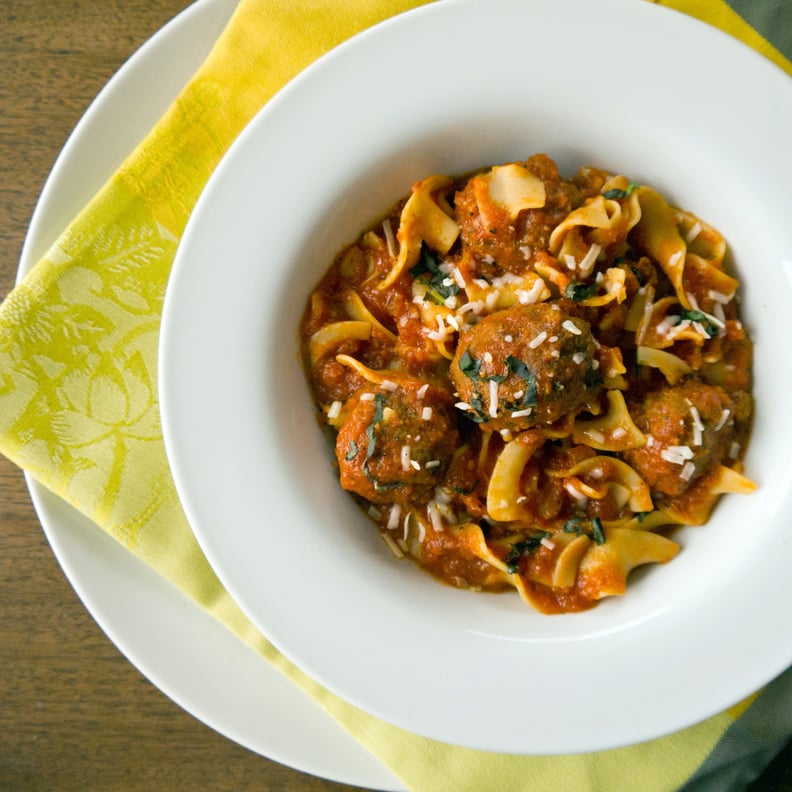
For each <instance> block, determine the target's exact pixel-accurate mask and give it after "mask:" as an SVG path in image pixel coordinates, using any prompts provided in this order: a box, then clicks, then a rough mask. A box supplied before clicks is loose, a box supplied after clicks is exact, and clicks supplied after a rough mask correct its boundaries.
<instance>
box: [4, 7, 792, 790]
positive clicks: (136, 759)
mask: <svg viewBox="0 0 792 792" xmlns="http://www.w3.org/2000/svg"><path fill="white" fill-rule="evenodd" d="M187 4H188V3H187V1H186V0H46V2H42V1H41V0H4V2H3V10H2V16H0V196H1V197H0V296H5V294H7V293H8V291H9V290H10V289H11V287H12V285H13V281H14V276H15V272H16V267H17V262H18V259H19V253H20V250H21V246H22V242H23V239H24V235H25V233H26V230H27V226H28V223H29V221H30V217H31V214H32V212H33V208H34V205H35V202H36V199H37V198H38V195H39V193H40V191H41V189H42V187H43V185H44V180H45V178H46V176H47V174H48V172H49V170H50V168H51V167H52V164H53V162H54V160H55V157H56V156H57V154H58V151H59V150H60V148H61V146H62V145H63V143H64V141H65V140H66V138H67V136H68V134H69V132H70V131H71V130H72V128H73V127H74V125H75V124H76V122H77V121H78V120H79V118H80V117H81V115H82V114H83V112H84V111H85V109H86V107H87V106H88V104H89V102H90V101H91V100H92V99H93V97H94V96H95V95H96V94H97V92H98V91H99V90H100V89H101V88H102V86H103V85H104V84H105V82H106V81H107V80H108V79H109V78H110V77H111V75H112V74H113V73H114V72H115V71H116V70H117V69H118V68H119V66H120V65H121V64H122V63H123V62H124V61H125V60H126V58H127V57H128V56H129V55H130V54H131V53H132V52H134V50H135V49H136V48H137V47H138V46H139V45H140V44H141V43H142V42H143V41H145V40H146V39H147V38H148V37H149V36H151V35H152V34H153V33H154V32H155V31H156V30H158V29H159V28H160V27H161V26H162V25H163V24H165V23H166V22H167V21H168V20H169V19H171V18H172V17H173V16H174V15H175V14H176V13H178V12H179V11H180V10H182V8H184V7H185V6H186V5H187ZM192 789H201V790H213V791H214V792H221V791H222V790H242V789H244V790H275V789H277V790H283V791H284V792H289V791H292V792H294V791H296V790H300V791H301V792H305V791H307V790H311V791H312V792H318V791H319V790H342V789H349V790H351V789H353V788H352V787H345V786H343V785H338V784H334V783H331V782H328V781H323V780H321V779H317V778H313V777H310V776H307V775H304V774H302V773H300V772H297V771H295V770H292V769H289V768H286V767H283V766H281V765H279V764H277V763H275V762H271V761H269V760H267V759H264V758H261V757H259V756H257V755H255V754H253V753H250V752H249V751H246V750H245V749H243V748H241V747H239V746H238V745H236V744H234V743H232V742H230V741H228V740H227V739H225V738H224V737H221V736H220V735H218V734H217V733H215V732H213V731H212V730H210V729H209V728H207V727H206V726H204V725H203V724H201V723H200V722H198V721H197V720H195V719H194V718H193V717H192V716H190V715H188V714H187V713H185V712H184V711H183V710H182V709H180V708H179V707H178V706H177V705H176V704H174V703H173V702H171V701H170V700H169V699H168V698H166V697H165V696H164V695H163V694H162V693H160V692H159V691H158V690H157V689H156V688H155V687H153V686H152V685H151V684H150V683H149V682H148V681H147V680H146V679H144V678H143V677H142V676H141V675H140V674H139V673H138V672H137V670H136V669H135V668H134V667H133V666H132V665H130V664H129V663H128V662H127V661H126V660H125V659H124V657H123V656H122V655H121V654H120V653H119V652H118V650H117V649H116V648H115V647H114V646H113V644H112V643H111V642H110V641H109V639H108V638H107V637H106V636H105V635H104V633H102V631H101V630H100V629H99V627H98V626H97V625H96V624H95V623H94V621H93V620H92V618H91V617H90V615H89V614H88V613H87V611H86V610H85V609H84V608H83V606H82V605H81V604H80V602H79V600H78V599H77V597H76V596H75V594H74V592H73V590H72V589H71V587H70V586H69V583H68V582H67V580H66V578H65V577H64V575H63V573H62V572H61V570H60V568H59V566H58V564H57V563H56V561H55V559H54V557H53V555H52V553H51V551H50V549H49V546H48V544H47V542H46V539H45V538H44V534H43V533H42V531H41V528H40V526H39V523H38V520H37V518H36V514H35V512H34V511H33V508H32V506H31V503H30V499H29V496H28V493H27V489H26V487H25V483H24V480H23V477H22V474H21V473H20V472H19V470H17V469H16V468H15V467H14V466H13V465H11V464H10V463H9V462H8V461H6V460H5V459H3V458H0V790H22V791H26V790H48V792H58V790H70V791H71V790H124V792H128V791H131V790H146V791H147V792H149V791H151V790H154V791H156V790H192ZM755 789H756V790H762V792H765V791H766V790H774V789H777V790H782V789H787V790H789V789H792V750H787V751H786V752H785V754H784V756H782V757H780V758H779V760H778V761H777V762H776V763H774V765H773V766H772V767H771V768H770V769H769V770H768V771H767V773H765V775H764V777H763V779H762V781H761V783H760V784H757V785H756V786H755ZM606 792H610V791H606Z"/></svg>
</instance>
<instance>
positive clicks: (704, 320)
mask: <svg viewBox="0 0 792 792" xmlns="http://www.w3.org/2000/svg"><path fill="white" fill-rule="evenodd" d="M685 319H690V321H691V322H698V323H699V324H700V325H701V326H702V327H703V328H704V332H705V333H706V334H707V335H708V336H709V337H710V338H714V337H715V336H716V335H718V326H717V325H716V324H715V323H714V322H713V321H712V320H711V319H710V318H709V316H707V314H705V313H704V312H703V311H688V310H687V308H683V309H682V313H681V315H680V317H679V322H677V324H679V323H680V322H683V321H685Z"/></svg>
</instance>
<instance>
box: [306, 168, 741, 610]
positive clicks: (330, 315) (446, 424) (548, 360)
mask: <svg viewBox="0 0 792 792" xmlns="http://www.w3.org/2000/svg"><path fill="white" fill-rule="evenodd" d="M725 252H726V245H725V242H724V239H723V237H722V236H721V234H720V233H719V232H718V231H717V230H715V229H714V228H712V227H711V226H709V225H708V224H707V223H706V222H704V221H703V220H701V219H700V218H698V217H696V216H695V215H692V214H690V213H689V212H686V211H682V210H680V209H677V208H675V207H673V206H671V205H670V204H669V203H668V202H667V201H666V199H665V198H664V197H663V196H662V195H661V194H660V193H659V192H657V191H656V190H654V189H652V188H651V187H649V186H647V185H639V184H635V183H634V182H632V181H630V180H629V179H628V178H626V177H625V176H622V175H615V176H614V175H611V174H609V173H607V172H605V171H602V170H599V169H596V168H590V167H587V168H582V169H581V170H580V171H579V172H578V173H577V174H575V175H574V176H573V177H571V178H568V179H563V178H561V177H560V175H559V173H558V169H557V167H556V165H555V163H554V162H553V161H552V160H551V159H549V158H548V157H547V156H546V155H544V154H538V155H535V156H532V157H530V158H529V159H528V160H526V161H522V162H514V163H508V164H506V165H502V166H495V167H492V168H489V169H485V170H481V171H478V172H476V173H473V174H468V175H466V176H464V177H459V178H451V177H447V176H430V177H428V178H426V179H423V180H421V181H419V182H417V183H416V184H414V185H413V187H412V191H411V193H410V195H409V196H408V197H406V198H405V199H403V200H402V201H400V202H399V203H398V204H397V205H396V206H395V207H393V209H392V210H391V211H390V212H389V213H388V215H387V216H386V217H384V218H383V219H382V221H381V222H378V223H377V224H376V225H375V226H373V227H372V228H370V229H368V230H366V231H365V232H364V233H363V234H362V235H361V236H360V237H359V239H358V240H357V241H356V242H355V243H354V244H352V245H350V246H348V247H346V248H345V249H344V250H342V251H341V252H340V253H339V255H338V256H337V257H336V259H335V260H334V262H333V263H332V266H330V268H329V270H328V271H327V272H326V274H325V275H324V276H323V277H322V279H321V280H320V281H319V283H318V284H317V285H316V286H315V288H314V290H313V291H312V293H311V295H310V298H309V300H308V304H307V307H306V311H305V315H304V317H303V321H302V326H301V333H302V336H301V337H302V348H303V354H304V364H305V368H306V372H307V375H308V378H309V381H310V383H311V386H312V389H313V393H314V395H315V399H316V401H317V403H318V405H319V407H320V408H321V415H322V421H323V422H325V423H326V424H328V425H329V426H330V427H331V428H332V430H333V432H334V433H335V454H336V459H337V462H338V469H339V479H340V483H341V486H342V487H343V488H344V489H346V490H348V491H350V492H351V493H353V494H354V496H355V497H356V498H357V499H358V500H359V501H360V503H361V505H362V507H363V508H364V509H365V510H366V512H367V513H368V515H369V516H370V517H371V518H372V519H373V521H374V522H375V523H376V524H377V525H378V526H379V530H380V531H381V532H382V535H383V538H384V539H385V540H386V542H387V544H388V545H389V546H390V547H391V549H392V550H393V551H394V553H395V554H396V555H397V556H400V557H401V556H407V557H411V558H412V559H414V560H415V561H416V562H417V563H418V564H419V565H420V566H421V567H423V568H424V569H426V570H427V571H429V572H430V573H432V574H433V575H435V576H436V577H438V578H440V579H441V580H443V581H445V582H447V583H449V584H452V585H454V586H458V587H470V588H475V589H480V590H489V591H499V590H506V589H513V588H516V589H517V590H518V591H519V593H520V595H521V596H522V597H523V599H524V600H525V601H526V602H527V603H529V604H531V605H532V606H534V607H535V608H537V609H538V610H540V611H543V612H546V613H558V612H563V611H578V610H583V609H586V608H589V607H591V606H593V605H594V604H596V602H597V601H598V600H600V599H602V598H603V597H607V596H611V595H619V594H623V593H624V591H625V588H626V582H627V577H628V575H629V573H630V571H631V570H632V569H633V568H635V567H637V566H639V565H642V564H647V563H665V562H667V561H669V560H671V559H672V558H673V557H674V556H675V555H676V554H677V552H678V550H679V546H678V544H677V543H676V542H675V541H673V539H672V538H670V537H669V532H670V530H671V528H672V527H673V526H674V525H679V524H692V525H699V524H702V523H704V522H706V520H707V519H708V517H709V515H710V512H711V510H712V508H713V507H714V505H715V503H716V501H717V499H718V498H719V496H720V495H721V494H722V493H725V492H741V493H748V492H750V491H752V490H753V489H754V484H753V483H752V482H751V481H750V480H749V479H748V478H746V477H745V476H744V475H743V472H742V463H741V459H742V457H743V452H744V449H745V444H746V441H747V437H748V433H749V429H750V421H751V414H752V399H751V373H750V372H751V356H752V345H751V341H750V339H749V338H748V335H747V333H746V330H745V328H744V326H743V324H742V322H741V321H740V315H739V298H738V296H737V289H738V285H739V284H738V281H737V280H736V279H735V278H734V277H732V276H731V275H730V274H728V273H727V272H726V271H725V270H724V261H723V260H724V255H725Z"/></svg>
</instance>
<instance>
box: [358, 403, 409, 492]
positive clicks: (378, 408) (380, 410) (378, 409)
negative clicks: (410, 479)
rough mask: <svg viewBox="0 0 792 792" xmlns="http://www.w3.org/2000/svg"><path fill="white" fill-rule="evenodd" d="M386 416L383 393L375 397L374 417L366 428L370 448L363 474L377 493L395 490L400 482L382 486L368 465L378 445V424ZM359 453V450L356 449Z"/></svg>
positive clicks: (367, 451)
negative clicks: (375, 432) (376, 433)
mask: <svg viewBox="0 0 792 792" xmlns="http://www.w3.org/2000/svg"><path fill="white" fill-rule="evenodd" d="M384 414H385V397H384V396H383V395H382V394H381V393H376V394H375V395H374V417H373V418H372V419H371V423H369V425H368V426H367V427H366V437H367V438H368V447H367V448H366V459H365V460H364V462H363V473H364V475H365V476H366V478H367V479H368V480H369V481H370V482H371V483H372V484H373V485H374V489H375V490H376V491H377V492H381V491H383V490H389V489H393V488H394V487H398V486H399V482H398V481H396V482H393V483H391V484H381V483H380V482H379V481H378V480H377V479H376V478H374V476H372V475H371V473H370V472H369V469H368V463H369V460H370V459H371V457H372V456H374V449H375V448H376V445H377V438H376V435H375V434H374V430H375V429H376V426H377V424H378V423H379V422H380V421H381V420H382V417H383V415H384ZM352 443H354V441H351V442H350V447H351V445H352ZM356 453H357V449H356ZM349 458H350V457H349V454H347V459H349Z"/></svg>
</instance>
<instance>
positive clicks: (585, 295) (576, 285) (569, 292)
mask: <svg viewBox="0 0 792 792" xmlns="http://www.w3.org/2000/svg"><path fill="white" fill-rule="evenodd" d="M596 290H597V284H596V283H582V282H581V281H572V282H571V283H570V284H568V285H567V287H566V289H564V297H566V298H567V300H574V302H581V300H588V299H589V297H593V296H594V292H595V291H596Z"/></svg>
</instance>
